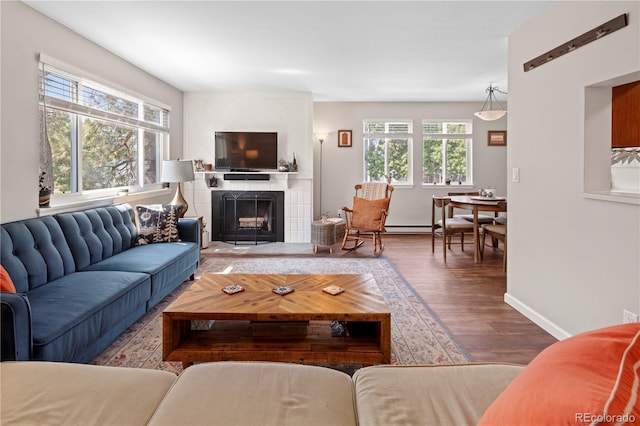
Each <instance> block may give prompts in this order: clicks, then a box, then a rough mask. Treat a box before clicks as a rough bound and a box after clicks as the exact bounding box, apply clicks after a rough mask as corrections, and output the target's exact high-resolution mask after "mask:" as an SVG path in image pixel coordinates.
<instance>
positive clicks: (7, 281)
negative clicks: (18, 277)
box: [0, 265, 16, 293]
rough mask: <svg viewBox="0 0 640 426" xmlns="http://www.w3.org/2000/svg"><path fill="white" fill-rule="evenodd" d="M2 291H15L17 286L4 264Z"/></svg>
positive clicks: (0, 271)
mask: <svg viewBox="0 0 640 426" xmlns="http://www.w3.org/2000/svg"><path fill="white" fill-rule="evenodd" d="M0 291H2V292H3V293H5V292H6V293H15V292H16V286H15V285H13V280H12V279H11V277H10V276H9V273H8V272H7V270H6V269H4V266H2V265H0Z"/></svg>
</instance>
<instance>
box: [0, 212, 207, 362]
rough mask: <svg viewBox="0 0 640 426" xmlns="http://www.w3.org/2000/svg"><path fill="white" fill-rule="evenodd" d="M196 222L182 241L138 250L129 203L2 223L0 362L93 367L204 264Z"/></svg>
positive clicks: (187, 222) (184, 228)
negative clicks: (9, 288)
mask: <svg viewBox="0 0 640 426" xmlns="http://www.w3.org/2000/svg"><path fill="white" fill-rule="evenodd" d="M199 227H200V223H199V221H198V220H197V219H180V220H179V222H178V231H179V235H180V241H179V242H166V243H157V244H147V245H136V240H137V236H138V233H137V228H136V224H135V215H134V210H133V209H132V207H131V206H130V205H128V204H121V205H116V206H108V207H101V208H95V209H90V210H85V211H80V212H73V213H60V214H57V215H53V216H45V217H39V218H33V219H26V220H21V221H17V222H11V223H6V224H3V225H2V227H1V234H0V263H1V264H2V266H3V267H4V268H5V269H6V271H7V272H8V274H9V275H10V276H11V280H12V281H13V283H14V285H15V288H16V293H2V294H1V295H0V305H1V314H2V317H1V318H0V321H1V323H0V324H1V330H0V332H1V336H0V337H1V339H2V340H1V344H2V346H1V347H0V349H1V351H2V353H1V359H2V361H5V360H43V361H66V362H79V363H86V362H90V361H91V360H92V359H93V358H95V357H96V356H97V355H98V354H99V353H101V352H102V351H103V350H104V349H105V348H106V347H107V346H108V345H109V344H110V343H111V342H113V341H114V340H115V339H116V338H117V337H118V336H119V335H120V334H121V333H122V332H123V331H124V330H126V329H127V328H128V327H129V326H130V325H131V324H133V323H134V322H135V321H136V320H138V319H139V318H140V317H141V316H142V315H144V313H145V312H147V311H149V310H150V309H151V308H152V307H153V306H155V305H156V304H158V302H160V301H161V300H162V299H163V298H164V297H165V296H167V295H168V294H169V293H171V292H172V291H173V290H174V289H175V288H176V287H178V286H179V285H180V284H181V283H182V282H184V281H185V280H186V279H188V278H191V279H193V277H194V273H195V270H196V269H197V268H198V266H199V261H200V228H199Z"/></svg>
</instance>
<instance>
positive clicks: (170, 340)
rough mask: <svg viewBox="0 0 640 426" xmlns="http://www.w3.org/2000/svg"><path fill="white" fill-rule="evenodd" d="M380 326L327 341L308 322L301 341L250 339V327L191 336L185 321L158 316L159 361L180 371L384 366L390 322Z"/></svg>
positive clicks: (225, 323) (232, 325)
mask: <svg viewBox="0 0 640 426" xmlns="http://www.w3.org/2000/svg"><path fill="white" fill-rule="evenodd" d="M385 322H386V321H383V322H371V323H370V324H367V325H371V327H370V328H371V330H372V332H371V333H368V334H365V335H363V336H358V337H351V336H346V337H332V336H331V328H330V322H327V321H312V322H311V323H310V324H309V326H308V332H307V335H306V336H294V337H286V336H275V337H263V336H259V337H256V336H253V335H252V332H251V323H250V321H229V320H216V321H215V323H214V325H213V327H212V328H211V329H210V330H191V320H181V319H174V318H171V317H170V316H168V315H164V317H163V330H164V332H163V359H164V360H165V361H181V362H182V364H183V366H184V367H188V366H189V365H191V364H193V363H194V362H209V361H279V362H301V363H302V362H306V363H332V364H333V363H347V364H364V365H373V364H388V363H390V362H391V347H390V344H385V343H384V342H389V338H388V336H386V333H388V331H387V330H389V328H390V327H389V326H390V324H389V323H390V319H389V323H386V324H385ZM383 330H384V331H383Z"/></svg>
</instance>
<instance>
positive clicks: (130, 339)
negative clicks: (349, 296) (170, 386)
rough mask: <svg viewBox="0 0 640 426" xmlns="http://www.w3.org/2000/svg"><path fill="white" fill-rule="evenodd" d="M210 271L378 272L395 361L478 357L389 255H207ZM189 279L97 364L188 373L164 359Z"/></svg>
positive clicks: (202, 269)
mask: <svg viewBox="0 0 640 426" xmlns="http://www.w3.org/2000/svg"><path fill="white" fill-rule="evenodd" d="M204 273H238V274H241V273H264V274H268V273H272V274H282V273H286V274H323V273H333V274H340V273H343V274H365V273H370V274H373V276H374V278H375V280H376V283H377V284H378V287H379V288H380V292H381V293H382V295H383V296H384V298H385V300H386V301H387V305H388V306H389V310H390V311H391V350H392V363H394V364H399V365H413V364H454V363H464V362H469V361H472V359H471V357H470V356H469V355H468V354H467V353H466V352H465V351H464V349H463V348H462V346H461V345H459V344H458V343H456V342H455V341H454V340H453V338H452V337H451V336H450V334H449V333H448V332H447V330H446V328H445V327H444V326H443V325H442V324H441V323H440V321H439V320H438V318H437V317H436V316H435V314H434V313H433V312H432V311H431V309H430V308H429V306H428V305H427V304H426V303H425V302H424V301H423V300H422V298H421V297H420V296H419V295H417V294H416V293H415V291H414V290H413V288H412V287H411V286H410V285H409V284H408V283H407V282H406V281H405V280H404V278H403V277H402V276H401V275H400V274H399V273H398V272H397V271H396V269H395V267H394V266H393V265H392V264H391V263H390V262H389V261H388V260H387V259H385V258H376V259H332V258H282V257H258V258H244V257H243V258H236V257H204V258H203V259H202V262H201V264H200V268H199V269H198V271H197V272H196V278H198V277H199V276H201V275H202V274H204ZM190 284H191V282H190V281H187V282H185V283H183V284H182V285H181V286H180V287H178V288H177V289H176V290H175V291H174V292H173V293H172V294H171V295H169V296H168V297H166V298H165V299H164V300H163V301H162V302H161V303H160V304H158V305H157V306H156V307H155V308H154V309H153V310H151V311H150V312H148V313H147V314H146V315H145V316H144V317H143V318H141V319H140V320H139V321H138V322H137V323H136V324H134V325H132V326H131V327H130V328H129V329H128V330H127V331H126V332H124V333H123V334H122V335H121V336H120V337H119V338H118V339H117V340H116V341H115V342H114V343H113V344H112V345H111V346H110V347H109V348H107V349H106V350H105V351H104V352H103V353H102V354H100V355H99V356H98V357H96V359H94V360H93V364H98V365H110V366H123V367H136V368H150V369H159V370H168V371H172V372H175V373H179V372H180V371H182V364H180V363H178V362H165V361H162V311H163V310H164V309H165V308H166V307H167V306H168V305H169V304H170V303H171V302H172V301H173V300H174V299H175V298H176V297H178V296H179V295H180V294H181V293H182V292H183V291H184V290H185V289H187V288H188V286H189V285H190Z"/></svg>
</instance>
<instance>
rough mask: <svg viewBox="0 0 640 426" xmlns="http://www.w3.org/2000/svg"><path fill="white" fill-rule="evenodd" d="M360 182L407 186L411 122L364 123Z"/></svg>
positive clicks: (372, 121)
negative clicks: (379, 182) (380, 182)
mask: <svg viewBox="0 0 640 426" xmlns="http://www.w3.org/2000/svg"><path fill="white" fill-rule="evenodd" d="M363 142H364V144H363V145H364V165H365V170H364V181H365V182H377V181H383V180H385V179H386V178H387V177H391V178H392V181H393V182H394V183H396V184H397V183H400V184H403V183H404V184H411V183H412V179H411V153H412V144H413V122H412V120H393V121H391V120H389V121H387V120H364V121H363Z"/></svg>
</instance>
